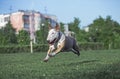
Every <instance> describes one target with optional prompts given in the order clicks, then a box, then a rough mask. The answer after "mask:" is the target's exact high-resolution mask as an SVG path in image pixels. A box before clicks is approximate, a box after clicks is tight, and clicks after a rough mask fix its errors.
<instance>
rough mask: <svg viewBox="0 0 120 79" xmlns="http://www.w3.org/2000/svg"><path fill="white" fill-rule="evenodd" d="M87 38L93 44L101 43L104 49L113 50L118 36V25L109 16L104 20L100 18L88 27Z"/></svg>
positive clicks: (119, 26) (119, 27)
mask: <svg viewBox="0 0 120 79" xmlns="http://www.w3.org/2000/svg"><path fill="white" fill-rule="evenodd" d="M89 28H90V29H89V38H91V39H90V41H93V42H103V43H104V45H105V47H106V48H109V49H110V48H114V44H116V39H118V38H119V37H118V38H117V37H116V35H119V32H118V30H116V29H120V25H119V23H117V22H116V21H113V20H112V19H111V17H110V16H107V17H106V18H105V19H104V18H102V17H101V16H100V17H99V18H97V19H95V20H94V21H93V23H92V24H90V25H89Z"/></svg>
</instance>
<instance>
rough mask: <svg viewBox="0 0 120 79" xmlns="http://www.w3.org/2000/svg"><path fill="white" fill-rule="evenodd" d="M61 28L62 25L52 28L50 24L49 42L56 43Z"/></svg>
mask: <svg viewBox="0 0 120 79" xmlns="http://www.w3.org/2000/svg"><path fill="white" fill-rule="evenodd" d="M59 28H60V27H59V26H58V25H56V26H55V28H52V27H50V26H49V32H48V36H47V42H48V43H49V44H53V43H55V41H56V40H57V39H58V37H59V34H58V33H59Z"/></svg>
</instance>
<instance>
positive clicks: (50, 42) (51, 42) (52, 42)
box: [47, 38, 57, 44]
mask: <svg viewBox="0 0 120 79" xmlns="http://www.w3.org/2000/svg"><path fill="white" fill-rule="evenodd" d="M56 40H57V38H55V39H54V40H53V41H50V40H47V42H48V43H49V44H54V43H55V42H56Z"/></svg>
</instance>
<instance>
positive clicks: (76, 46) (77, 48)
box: [73, 41, 80, 56]
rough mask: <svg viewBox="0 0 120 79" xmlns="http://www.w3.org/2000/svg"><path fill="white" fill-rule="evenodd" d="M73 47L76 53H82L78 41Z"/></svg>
mask: <svg viewBox="0 0 120 79" xmlns="http://www.w3.org/2000/svg"><path fill="white" fill-rule="evenodd" d="M73 49H74V50H75V51H76V54H77V55H78V56H79V55H80V52H79V47H78V45H77V44H76V41H75V42H74V45H73Z"/></svg>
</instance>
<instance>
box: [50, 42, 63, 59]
mask: <svg viewBox="0 0 120 79" xmlns="http://www.w3.org/2000/svg"><path fill="white" fill-rule="evenodd" d="M64 44H65V41H63V42H62V43H58V45H57V49H56V50H55V51H54V52H53V53H50V54H49V56H50V57H53V56H55V55H56V54H57V53H59V52H60V51H61V50H62V48H63V47H64Z"/></svg>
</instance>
